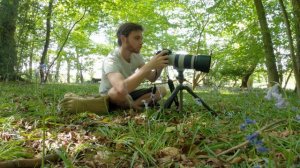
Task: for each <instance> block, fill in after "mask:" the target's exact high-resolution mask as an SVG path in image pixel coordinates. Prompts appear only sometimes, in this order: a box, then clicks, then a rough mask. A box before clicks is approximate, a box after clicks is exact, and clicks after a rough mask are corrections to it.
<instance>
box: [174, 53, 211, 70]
mask: <svg viewBox="0 0 300 168" xmlns="http://www.w3.org/2000/svg"><path fill="white" fill-rule="evenodd" d="M210 63H211V57H210V56H208V55H196V56H194V55H181V54H173V55H169V65H173V66H174V67H175V68H178V69H195V70H197V71H202V72H206V73H208V72H209V70H210Z"/></svg>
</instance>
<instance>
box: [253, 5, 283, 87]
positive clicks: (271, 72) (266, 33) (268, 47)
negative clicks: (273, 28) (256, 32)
mask: <svg viewBox="0 0 300 168" xmlns="http://www.w3.org/2000/svg"><path fill="white" fill-rule="evenodd" d="M254 4H255V7H256V12H257V16H258V20H259V24H260V28H261V33H262V36H263V43H264V49H265V57H266V66H267V71H268V84H269V86H272V85H274V84H275V83H279V76H278V71H277V67H276V60H275V55H274V49H273V43H272V39H271V34H270V30H269V27H268V23H267V19H266V14H265V9H264V6H263V4H262V2H261V0H254Z"/></svg>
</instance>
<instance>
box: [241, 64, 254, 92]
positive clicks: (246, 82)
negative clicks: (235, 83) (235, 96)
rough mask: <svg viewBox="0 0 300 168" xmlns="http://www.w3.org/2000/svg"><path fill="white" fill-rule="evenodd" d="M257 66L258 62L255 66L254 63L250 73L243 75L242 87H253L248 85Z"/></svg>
mask: <svg viewBox="0 0 300 168" xmlns="http://www.w3.org/2000/svg"><path fill="white" fill-rule="evenodd" d="M256 66H257V64H255V66H254V65H253V67H252V68H251V70H250V71H249V72H248V73H246V74H245V76H243V78H242V84H241V88H249V87H252V86H248V81H249V78H250V76H251V75H252V74H253V72H254V70H255V68H256Z"/></svg>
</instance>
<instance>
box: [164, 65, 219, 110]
mask: <svg viewBox="0 0 300 168" xmlns="http://www.w3.org/2000/svg"><path fill="white" fill-rule="evenodd" d="M177 71H178V77H177V79H178V81H179V85H178V86H177V87H176V88H175V90H174V88H170V89H171V92H172V94H171V96H170V97H169V98H168V99H167V100H166V102H165V104H164V108H170V106H171V104H172V103H173V101H175V103H176V105H177V104H178V105H179V111H180V112H181V111H182V106H183V92H182V91H183V90H186V91H188V93H190V94H191V95H192V96H193V97H194V98H195V99H196V100H197V101H199V102H200V103H201V104H202V105H203V106H204V107H205V108H206V109H207V110H208V111H210V112H211V113H212V114H213V115H217V113H216V112H215V111H214V110H212V109H211V108H210V107H209V106H208V105H207V104H206V103H205V102H204V101H203V100H202V99H201V98H200V97H199V96H197V95H196V94H195V93H194V92H193V91H192V89H191V88H189V87H188V86H185V85H183V81H184V80H185V79H184V76H183V70H182V69H177ZM178 92H179V93H180V95H179V98H180V99H179V103H178V98H177V94H178Z"/></svg>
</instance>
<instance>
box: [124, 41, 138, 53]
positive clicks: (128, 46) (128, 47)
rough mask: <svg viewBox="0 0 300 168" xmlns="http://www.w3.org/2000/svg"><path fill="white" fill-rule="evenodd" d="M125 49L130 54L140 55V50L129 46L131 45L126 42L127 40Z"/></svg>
mask: <svg viewBox="0 0 300 168" xmlns="http://www.w3.org/2000/svg"><path fill="white" fill-rule="evenodd" d="M127 44H128V45H127V49H128V51H130V52H133V53H136V54H139V53H140V50H141V49H140V48H134V47H133V46H132V45H131V43H130V42H129V41H128V39H127Z"/></svg>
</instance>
